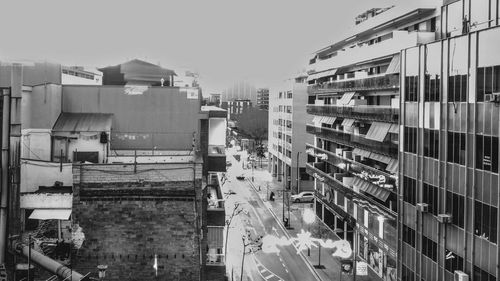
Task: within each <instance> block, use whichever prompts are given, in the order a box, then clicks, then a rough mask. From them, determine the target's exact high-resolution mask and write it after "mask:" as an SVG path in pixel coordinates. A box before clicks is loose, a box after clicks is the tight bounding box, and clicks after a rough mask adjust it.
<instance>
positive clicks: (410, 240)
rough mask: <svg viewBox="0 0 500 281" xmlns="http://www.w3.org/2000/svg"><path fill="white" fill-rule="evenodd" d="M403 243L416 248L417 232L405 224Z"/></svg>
mask: <svg viewBox="0 0 500 281" xmlns="http://www.w3.org/2000/svg"><path fill="white" fill-rule="evenodd" d="M403 241H404V242H406V244H408V245H410V246H412V247H413V248H415V230H413V229H412V228H411V227H408V226H406V225H404V224H403Z"/></svg>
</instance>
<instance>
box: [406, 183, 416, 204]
mask: <svg viewBox="0 0 500 281" xmlns="http://www.w3.org/2000/svg"><path fill="white" fill-rule="evenodd" d="M403 201H405V202H407V203H410V204H412V205H413V206H415V203H416V201H417V181H416V180H414V179H412V178H409V177H403Z"/></svg>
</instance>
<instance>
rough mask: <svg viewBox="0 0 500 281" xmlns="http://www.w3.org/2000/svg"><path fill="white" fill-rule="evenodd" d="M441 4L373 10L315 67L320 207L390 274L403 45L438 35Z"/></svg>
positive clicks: (312, 170)
mask: <svg viewBox="0 0 500 281" xmlns="http://www.w3.org/2000/svg"><path fill="white" fill-rule="evenodd" d="M417 5H418V6H417ZM436 6H437V5H436V4H435V2H431V3H429V5H424V3H422V1H419V2H418V3H413V2H410V1H408V2H405V3H404V4H402V5H401V6H396V7H391V8H390V9H381V10H371V13H370V17H367V18H366V19H364V20H359V19H358V20H357V23H358V24H356V25H355V26H354V28H353V29H352V30H351V31H349V32H348V34H346V35H344V37H343V39H342V40H340V41H337V42H335V43H333V44H332V45H329V46H326V47H325V48H323V49H321V50H319V51H317V52H315V54H314V57H313V58H312V59H311V60H310V65H309V68H308V73H309V77H308V80H309V85H308V89H307V91H308V96H309V100H308V105H307V113H308V114H310V115H311V116H312V123H311V124H308V125H307V132H308V133H310V134H312V135H314V141H313V142H311V143H307V144H306V148H307V150H306V151H307V153H308V154H309V158H308V162H309V163H307V164H306V170H307V172H308V173H309V174H310V175H312V176H313V177H314V178H315V184H314V188H315V194H316V196H315V208H316V214H317V216H318V218H319V219H320V220H322V221H323V222H324V223H325V224H326V225H328V226H329V227H330V228H331V229H333V230H335V232H337V233H338V234H339V236H340V237H341V238H343V239H347V240H348V241H350V242H351V245H352V246H353V249H354V252H355V256H356V257H357V260H358V261H366V262H367V263H368V265H369V267H370V268H371V269H372V270H373V271H374V272H375V274H376V275H377V276H378V277H379V278H380V279H382V280H395V279H396V278H397V277H396V276H397V250H398V248H397V236H396V234H397V211H398V181H397V175H398V143H399V136H398V133H399V127H398V120H399V103H400V101H399V88H400V78H399V72H400V51H401V50H402V49H405V48H409V47H414V46H418V45H420V44H423V43H427V42H431V41H434V40H435V38H436V32H438V29H439V23H438V22H437V20H436V14H437V9H436ZM358 18H359V17H358ZM428 280H431V279H428Z"/></svg>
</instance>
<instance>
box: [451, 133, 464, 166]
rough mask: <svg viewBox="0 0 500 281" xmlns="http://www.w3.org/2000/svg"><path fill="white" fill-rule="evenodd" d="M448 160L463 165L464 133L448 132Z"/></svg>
mask: <svg viewBox="0 0 500 281" xmlns="http://www.w3.org/2000/svg"><path fill="white" fill-rule="evenodd" d="M448 162H452V163H457V164H460V165H465V134H464V133H455V132H448Z"/></svg>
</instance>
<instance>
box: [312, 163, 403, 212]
mask: <svg viewBox="0 0 500 281" xmlns="http://www.w3.org/2000/svg"><path fill="white" fill-rule="evenodd" d="M323 169H324V163H307V164H306V172H307V173H308V174H310V175H311V176H313V177H314V178H316V179H317V180H319V181H321V182H324V183H325V184H327V185H328V186H330V187H332V188H333V189H335V190H336V191H338V192H340V193H342V194H344V196H345V197H347V198H348V199H350V200H352V199H353V198H358V199H362V200H364V201H367V202H369V203H370V204H371V205H373V206H376V207H377V209H379V210H383V212H384V214H385V215H386V216H388V217H390V218H392V219H395V218H396V213H395V212H394V211H393V210H390V209H389V208H388V207H386V206H384V204H382V203H380V202H378V201H376V200H375V199H373V198H371V197H369V196H366V195H364V194H362V193H359V192H356V191H354V189H352V188H351V187H349V186H346V185H344V184H343V183H342V182H341V179H336V178H335V177H334V176H333V175H331V174H328V173H326V172H325V171H323ZM344 212H345V211H344Z"/></svg>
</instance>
